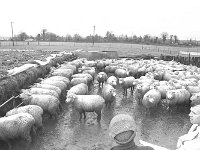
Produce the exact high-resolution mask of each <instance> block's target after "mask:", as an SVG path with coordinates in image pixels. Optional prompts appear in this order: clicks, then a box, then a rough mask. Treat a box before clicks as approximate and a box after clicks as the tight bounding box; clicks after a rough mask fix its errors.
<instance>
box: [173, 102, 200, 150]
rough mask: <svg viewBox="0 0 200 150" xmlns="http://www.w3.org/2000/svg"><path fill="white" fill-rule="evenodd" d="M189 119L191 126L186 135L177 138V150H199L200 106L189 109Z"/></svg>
mask: <svg viewBox="0 0 200 150" xmlns="http://www.w3.org/2000/svg"><path fill="white" fill-rule="evenodd" d="M189 117H190V122H191V123H192V124H193V125H192V127H191V128H190V130H189V131H188V133H187V134H185V135H183V136H180V137H179V138H178V142H177V150H200V105H196V106H193V107H191V108H190V113H189Z"/></svg>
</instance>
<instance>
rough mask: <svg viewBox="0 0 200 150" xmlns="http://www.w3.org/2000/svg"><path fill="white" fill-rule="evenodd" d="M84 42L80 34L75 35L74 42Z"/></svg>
mask: <svg viewBox="0 0 200 150" xmlns="http://www.w3.org/2000/svg"><path fill="white" fill-rule="evenodd" d="M81 40H82V37H81V36H80V35H79V34H74V36H73V41H74V42H79V41H81Z"/></svg>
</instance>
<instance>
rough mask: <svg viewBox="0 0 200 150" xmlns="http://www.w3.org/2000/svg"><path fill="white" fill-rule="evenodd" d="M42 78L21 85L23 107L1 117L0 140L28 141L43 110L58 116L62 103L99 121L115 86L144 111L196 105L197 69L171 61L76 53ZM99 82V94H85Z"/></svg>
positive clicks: (199, 98)
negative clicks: (79, 55) (92, 114)
mask: <svg viewBox="0 0 200 150" xmlns="http://www.w3.org/2000/svg"><path fill="white" fill-rule="evenodd" d="M50 70H51V71H50V73H49V75H48V76H47V77H45V78H40V79H38V82H37V83H35V84H33V85H31V86H30V87H29V88H27V89H22V90H21V93H20V98H21V100H22V102H23V104H24V106H20V107H18V108H14V109H12V110H10V111H8V112H7V113H6V115H5V116H4V117H2V118H0V139H1V140H3V141H5V142H6V143H8V145H9V149H11V144H10V142H9V140H10V139H15V138H17V137H22V138H23V139H25V140H26V141H27V148H28V146H29V144H30V143H31V133H32V132H33V133H35V132H37V130H38V129H40V128H42V126H43V125H42V116H43V113H47V114H49V116H50V118H52V117H53V118H55V119H56V118H57V116H58V114H59V113H60V112H61V111H62V105H61V102H62V101H63V100H64V102H65V103H68V104H72V105H73V106H74V108H75V109H76V110H77V111H78V112H79V114H80V119H82V115H84V118H85V117H86V114H85V112H96V114H97V121H98V122H99V121H100V120H101V113H102V108H103V107H104V106H106V107H108V109H109V108H110V107H112V103H113V102H114V101H115V97H116V95H117V92H116V87H117V86H118V85H119V86H120V87H121V88H122V89H123V90H124V92H123V94H124V96H127V95H128V91H129V90H130V91H131V93H132V94H134V100H136V101H137V103H138V105H142V106H144V107H145V108H146V109H147V111H149V110H150V109H151V108H155V107H158V104H159V103H160V102H161V101H162V100H163V99H165V100H166V101H167V104H168V106H174V105H182V104H184V105H185V104H186V105H197V104H200V85H199V84H200V80H199V79H200V68H198V67H196V66H192V65H190V66H188V65H183V64H181V63H177V62H175V61H163V60H153V59H150V60H142V59H141V60H134V59H101V60H95V61H90V60H87V59H85V58H78V59H76V60H73V61H64V63H62V64H60V65H58V66H57V67H52V68H51V69H50ZM95 80H96V81H98V83H99V88H100V89H101V91H102V92H101V94H100V95H89V93H88V89H89V88H90V86H91V85H92V84H94V81H95Z"/></svg>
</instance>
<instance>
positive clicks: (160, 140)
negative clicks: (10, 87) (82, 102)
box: [2, 43, 191, 150]
mask: <svg viewBox="0 0 200 150" xmlns="http://www.w3.org/2000/svg"><path fill="white" fill-rule="evenodd" d="M75 44H77V43H75ZM29 46H30V45H29ZM82 46H83V45H82ZM95 46H96V45H95ZM95 46H94V47H93V46H87V48H85V47H84V46H83V47H81V44H80V45H79V46H77V47H78V48H79V49H84V50H87V51H88V52H91V53H92V52H93V50H92V49H94V50H95V51H98V52H95V56H97V55H98V53H99V55H100V57H97V58H98V59H102V58H103V57H107V56H106V55H107V54H106V53H107V52H108V51H112V52H113V53H111V55H112V54H113V56H116V55H114V52H117V54H118V57H117V56H116V57H115V59H116V60H118V61H119V62H120V61H121V60H127V61H128V60H131V58H132V56H134V57H135V56H136V54H137V57H135V60H137V61H140V60H141V58H145V57H146V56H147V57H146V58H147V59H151V58H154V55H153V54H154V53H156V54H157V55H156V56H157V58H158V57H159V56H160V54H161V53H160V52H161V50H160V49H159V50H158V49H157V51H156V50H151V49H145V48H144V47H143V52H146V54H147V55H140V54H142V51H141V49H142V48H141V49H140V48H138V49H137V48H133V47H132V48H131V47H129V46H131V45H128V44H127V45H126V44H125V45H123V46H121V47H120V48H119V47H118V48H116V47H117V46H116V45H114V44H113V45H112V44H110V45H109V44H108V45H107V46H105V47H104V48H103V46H102V45H100V46H99V47H98V46H96V47H95ZM112 46H113V47H112ZM118 46H119V45H118ZM132 46H133V45H132ZM139 46H141V45H139ZM72 47H73V46H72ZM72 47H71V48H70V47H66V46H50V47H49V46H47V47H46V46H36V47H31V46H30V47H26V46H25V47H23V46H22V47H21V46H16V47H14V48H12V47H6V49H5V47H4V49H2V52H5V53H6V54H7V57H9V56H10V57H11V56H13V55H12V54H11V53H12V51H13V52H15V53H19V55H20V54H23V56H24V58H26V56H27V57H29V53H32V54H36V55H34V58H33V57H29V59H28V61H32V59H33V60H34V59H37V55H38V56H41V55H43V56H44V54H45V55H47V54H51V53H56V52H60V51H62V50H66V49H67V50H66V51H71V49H73V50H72V51H73V52H74V50H75V49H74V48H75V47H73V48H72ZM31 48H32V50H31ZM42 48H44V49H42ZM48 48H50V49H48ZM123 48H124V49H123ZM33 49H35V50H33ZM121 49H123V50H124V51H121ZM3 50H4V51H3ZM101 51H104V52H101ZM105 51H106V52H105ZM147 51H148V53H147ZM152 51H154V52H152ZM151 52H152V53H151ZM158 52H159V53H158ZM9 53H10V54H11V55H9ZM37 53H38V54H37ZM115 54H116V53H115ZM148 54H149V55H148ZM169 54H170V52H169ZM15 56H17V55H15ZM127 56H129V59H127ZM111 58H112V57H111ZM16 59H17V58H16ZM10 60H11V61H8V62H7V61H5V62H6V63H5V62H4V63H3V64H4V66H6V65H7V64H9V63H10V62H11V64H12V66H9V68H12V67H13V66H14V65H16V64H17V62H16V61H12V60H13V58H10ZM103 60H104V59H103ZM23 61H24V62H23V63H22V64H24V63H26V62H27V59H25V60H24V59H23ZM149 61H150V60H149ZM18 65H19V64H18ZM4 69H5V68H4ZM110 75H111V74H109V76H110ZM116 90H117V92H116V93H117V96H116V101H115V102H114V104H113V105H112V107H111V109H107V108H103V111H102V120H101V123H100V124H98V123H97V122H96V115H95V113H89V114H88V115H87V119H86V120H85V122H79V121H78V114H77V112H76V111H75V110H74V109H73V106H71V105H68V104H65V103H62V105H63V111H62V112H61V114H60V115H59V116H58V119H57V120H56V121H55V120H51V119H50V120H49V119H48V118H47V117H46V116H44V118H43V123H44V128H43V130H42V131H40V132H38V133H37V135H36V138H35V139H34V140H33V143H32V144H31V148H30V149H31V150H36V149H37V150H46V149H58V150H59V149H60V150H61V149H72V150H79V149H86V150H94V149H104V150H108V149H109V148H110V147H111V145H112V143H113V141H112V140H111V139H110V137H109V136H108V125H109V122H110V120H111V119H112V117H113V116H114V115H116V114H118V113H121V112H127V113H129V114H131V115H132V116H134V118H135V120H136V123H137V129H138V132H137V137H136V143H139V139H142V140H144V141H148V142H150V143H153V144H157V145H160V146H164V147H166V148H169V149H175V145H176V142H177V138H178V137H179V136H181V135H183V134H185V133H186V132H187V131H188V129H189V126H190V125H191V124H190V122H189V117H188V112H189V107H180V109H178V110H174V111H172V112H171V113H170V112H168V111H167V110H166V109H165V106H164V105H163V107H158V108H157V109H156V110H155V111H154V112H152V114H151V115H146V113H145V110H144V108H143V107H142V106H140V105H138V104H137V102H136V101H135V99H134V94H133V93H131V92H130V91H128V93H127V97H125V96H124V95H123V89H122V87H121V86H117V88H116ZM101 92H102V91H101V88H100V87H99V86H98V82H97V80H96V76H95V80H94V84H92V85H91V87H90V88H89V94H98V95H101ZM161 106H162V104H161ZM14 144H15V145H16V147H15V150H18V149H22V147H23V144H20V143H19V146H18V143H15V142H14ZM4 146H5V145H4Z"/></svg>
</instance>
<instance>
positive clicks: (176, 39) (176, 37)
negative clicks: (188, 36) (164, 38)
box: [174, 35, 179, 43]
mask: <svg viewBox="0 0 200 150" xmlns="http://www.w3.org/2000/svg"><path fill="white" fill-rule="evenodd" d="M178 42H179V41H178V36H177V35H174V43H178Z"/></svg>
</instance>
